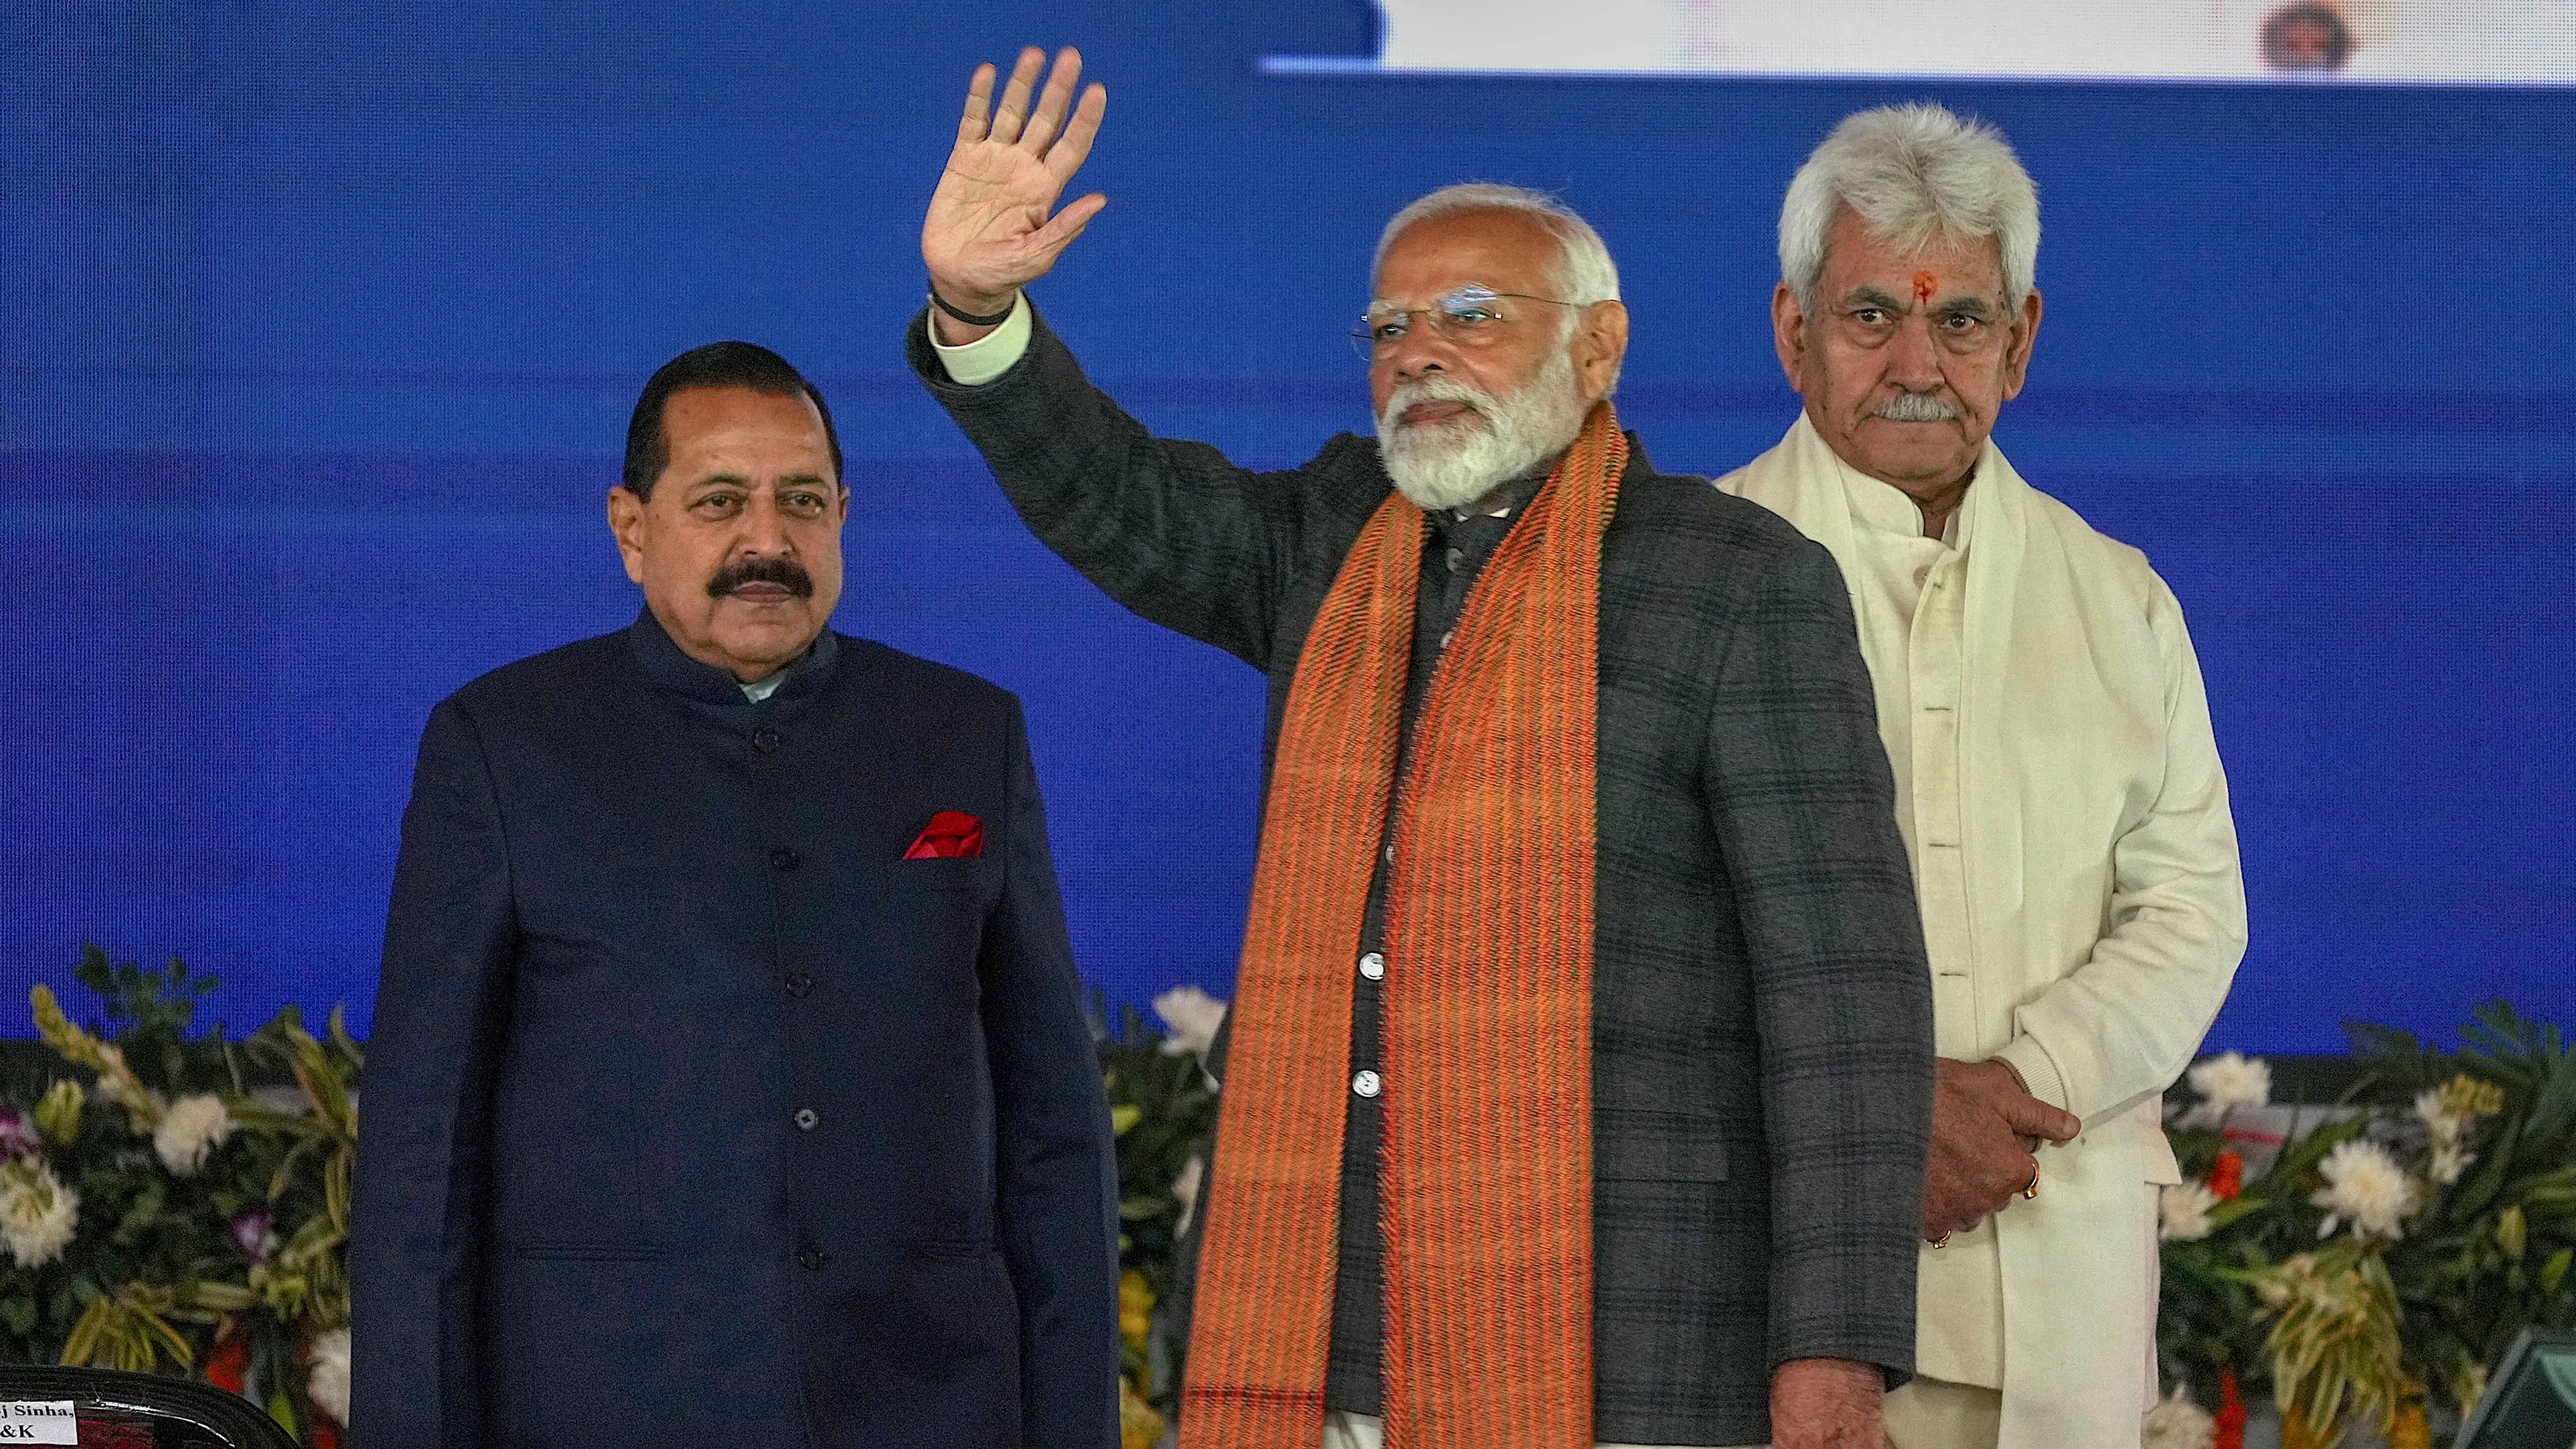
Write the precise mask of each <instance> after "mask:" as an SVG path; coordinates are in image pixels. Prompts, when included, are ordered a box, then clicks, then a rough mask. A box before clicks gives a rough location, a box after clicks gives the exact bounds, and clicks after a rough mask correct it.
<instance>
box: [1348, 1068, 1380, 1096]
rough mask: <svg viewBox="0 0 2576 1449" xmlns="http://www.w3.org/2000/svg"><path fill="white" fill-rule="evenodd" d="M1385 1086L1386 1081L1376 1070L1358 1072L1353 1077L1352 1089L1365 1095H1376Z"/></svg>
mask: <svg viewBox="0 0 2576 1449" xmlns="http://www.w3.org/2000/svg"><path fill="white" fill-rule="evenodd" d="M1384 1086H1385V1082H1384V1081H1383V1080H1382V1079H1381V1078H1380V1077H1379V1076H1378V1074H1377V1073H1375V1072H1358V1073H1354V1074H1353V1075H1352V1077H1351V1090H1352V1091H1354V1092H1357V1093H1359V1094H1360V1095H1361V1096H1363V1097H1374V1096H1376V1095H1377V1094H1378V1091H1379V1090H1380V1089H1381V1088H1382V1087H1384Z"/></svg>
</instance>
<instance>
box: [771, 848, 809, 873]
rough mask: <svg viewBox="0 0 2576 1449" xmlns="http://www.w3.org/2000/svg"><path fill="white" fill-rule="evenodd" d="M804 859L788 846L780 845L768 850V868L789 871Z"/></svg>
mask: <svg viewBox="0 0 2576 1449" xmlns="http://www.w3.org/2000/svg"><path fill="white" fill-rule="evenodd" d="M804 859H805V857H803V856H801V855H798V854H797V853H796V852H795V851H794V850H793V849H791V848H790V847H788V846H784V845H782V846H780V847H778V848H777V849H775V850H773V851H771V852H769V868H770V869H772V870H776V871H791V870H794V869H795V868H796V867H797V866H798V865H800V864H802V863H803V861H804Z"/></svg>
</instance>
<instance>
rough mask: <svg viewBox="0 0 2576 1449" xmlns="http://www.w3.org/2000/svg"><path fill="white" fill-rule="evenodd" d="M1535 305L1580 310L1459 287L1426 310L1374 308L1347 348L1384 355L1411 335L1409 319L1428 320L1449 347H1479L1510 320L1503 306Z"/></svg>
mask: <svg viewBox="0 0 2576 1449" xmlns="http://www.w3.org/2000/svg"><path fill="white" fill-rule="evenodd" d="M1507 301H1508V302H1538V303H1542V304H1544V305H1546V306H1550V307H1580V306H1583V305H1584V304H1583V303H1581V302H1560V301H1558V300H1557V299H1556V298H1554V297H1533V296H1531V295H1529V294H1528V293H1526V292H1497V291H1495V290H1494V289H1493V288H1491V287H1460V288H1459V289H1458V290H1456V291H1454V292H1451V293H1450V294H1449V295H1447V296H1445V297H1443V298H1441V299H1440V300H1439V301H1437V302H1434V303H1432V304H1431V305H1430V306H1428V307H1389V306H1383V305H1381V306H1376V307H1371V308H1369V309H1368V311H1367V312H1366V313H1364V314H1363V315H1362V316H1361V317H1360V325H1359V326H1358V327H1356V328H1354V329H1352V331H1351V346H1352V347H1353V348H1355V349H1357V350H1358V352H1359V354H1360V355H1361V356H1362V357H1368V356H1372V355H1374V354H1376V353H1380V352H1384V351H1386V350H1387V349H1388V348H1390V347H1393V346H1395V345H1396V344H1397V343H1399V342H1402V341H1403V340H1404V339H1405V338H1406V337H1408V336H1410V335H1411V334H1412V332H1413V319H1414V318H1416V317H1424V318H1428V319H1430V322H1431V330H1432V331H1434V332H1437V333H1439V334H1440V335H1441V336H1442V337H1443V338H1445V339H1446V340H1447V341H1448V342H1449V343H1450V344H1451V345H1452V346H1456V347H1480V346H1483V345H1484V344H1486V343H1488V342H1491V341H1493V340H1494V339H1495V337H1497V336H1498V335H1500V330H1501V329H1500V328H1499V327H1497V325H1496V324H1498V323H1504V322H1509V321H1511V320H1512V316H1511V314H1512V311H1513V310H1514V309H1512V308H1508V307H1505V306H1502V305H1500V304H1502V303H1504V302H1507Z"/></svg>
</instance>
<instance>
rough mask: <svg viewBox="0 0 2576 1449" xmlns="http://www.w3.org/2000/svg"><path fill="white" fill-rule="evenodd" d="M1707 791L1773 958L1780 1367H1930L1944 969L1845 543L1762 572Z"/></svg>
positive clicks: (1788, 556) (1770, 1015)
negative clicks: (1814, 1363)
mask: <svg viewBox="0 0 2576 1449" xmlns="http://www.w3.org/2000/svg"><path fill="white" fill-rule="evenodd" d="M1753 588H1754V593H1753V597H1752V598H1751V599H1750V601H1749V602H1748V604H1747V607H1746V612H1745V615H1744V617H1743V618H1741V619H1740V620H1739V621H1738V622H1737V623H1736V624H1735V627H1734V631H1733V635H1732V638H1731V639H1730V640H1729V642H1728V643H1727V645H1726V653H1725V657H1724V660H1723V662H1722V664H1721V666H1720V669H1719V673H1718V684H1717V693H1716V700H1715V706H1714V713H1713V717H1712V719H1711V720H1710V724H1709V732H1708V745H1707V752H1706V763H1705V765H1704V771H1703V785H1704V788H1705V790H1706V792H1707V796H1708V801H1709V810H1710V815H1711V823H1712V825H1713V827H1714V828H1715V830H1716V834H1717V841H1718V848H1719V851H1720V853H1721V855H1722V856H1723V858H1724V861H1725V870H1726V875H1727V884H1728V885H1729V887H1730V888H1731V891H1732V895H1733V897H1734V902H1735V907H1736V912H1737V915H1738V918H1739V920H1740V921H1741V924H1742V929H1743V932H1744V937H1745V945H1746V946H1747V948H1748V949H1749V951H1750V954H1751V958H1752V961H1753V968H1754V1009H1755V1014H1756V1021H1755V1026H1756V1029H1757V1031H1758V1033H1759V1035H1760V1038H1761V1052H1762V1072H1763V1111H1764V1122H1765V1129H1766V1135H1767V1137H1768V1147H1769V1169H1770V1178H1771V1243H1770V1253H1771V1322H1770V1330H1769V1337H1770V1362H1771V1364H1772V1365H1773V1366H1774V1367H1777V1366H1778V1365H1779V1364H1781V1363H1784V1362H1786V1361H1788V1360H1790V1359H1796V1358H1842V1359H1851V1360H1855V1361H1858V1362H1862V1363H1871V1364H1876V1365H1878V1366H1879V1367H1880V1368H1882V1369H1883V1370H1885V1371H1886V1373H1887V1376H1888V1379H1889V1381H1890V1382H1891V1383H1901V1382H1903V1381H1904V1379H1905V1378H1906V1377H1908V1376H1909V1375H1910V1374H1911V1373H1912V1371H1913V1365H1914V1314H1915V1286H1914V1275H1915V1258H1916V1244H1917V1240H1918V1234H1919V1229H1920V1225H1921V1214H1922V1198H1923V1167H1924V1158H1925V1153H1926V1151H1927V1146H1928V1143H1929V1141H1930V1132H1931V1118H1932V999H1931V972H1930V968H1929V967H1928V966H1927V965H1926V963H1925V959H1924V949H1923V930H1922V921H1921V917H1920V915H1919V914H1918V913H1917V911H1916V909H1915V904H1914V887H1913V879H1912V875H1911V872H1910V871H1909V870H1908V868H1907V865H1906V858H1905V847H1904V844H1903V842H1902V840H1901V839H1900V838H1899V836H1898V835H1897V831H1896V818H1895V808H1894V799H1895V784H1894V781H1893V779H1892V777H1891V775H1890V773H1889V770H1888V765H1887V753H1886V749H1885V747H1884V746H1883V745H1881V744H1880V742H1879V735H1878V718H1877V713H1876V707H1875V705H1874V704H1873V703H1872V696H1871V693H1870V684H1869V673H1868V669H1867V666H1866V665H1864V664H1863V663H1862V660H1861V655H1860V645H1859V640H1858V637H1857V634H1856V633H1855V630H1854V628H1853V624H1852V615H1851V604H1850V600H1849V596H1848V594H1847V592H1846V591H1845V589H1844V587H1843V582H1842V577H1841V574H1840V572H1839V571H1838V570H1837V569H1836V568H1835V567H1834V564H1833V560H1832V557H1831V555H1829V554H1827V553H1826V552H1825V550H1824V549H1823V548H1822V547H1821V546H1819V545H1816V544H1813V543H1807V542H1803V541H1801V542H1800V543H1799V544H1798V545H1797V546H1796V547H1795V548H1794V549H1792V550H1790V551H1788V552H1785V553H1783V554H1781V555H1780V556H1779V557H1778V559H1777V560H1776V561H1775V562H1774V564H1773V565H1772V567H1771V568H1770V569H1769V570H1768V571H1767V572H1766V575H1765V576H1764V577H1763V578H1762V579H1761V580H1760V581H1759V582H1758V583H1756V584H1755V585H1754V586H1753Z"/></svg>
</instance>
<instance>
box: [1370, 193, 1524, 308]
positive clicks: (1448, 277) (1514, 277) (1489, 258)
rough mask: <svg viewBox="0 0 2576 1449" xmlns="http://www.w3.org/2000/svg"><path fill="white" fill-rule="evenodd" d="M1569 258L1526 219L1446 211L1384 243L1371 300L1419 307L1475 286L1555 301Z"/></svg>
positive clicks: (1506, 214)
mask: <svg viewBox="0 0 2576 1449" xmlns="http://www.w3.org/2000/svg"><path fill="white" fill-rule="evenodd" d="M1564 255H1565V253H1564V248H1563V247H1562V246H1561V245H1560V244H1559V243H1558V241H1557V239H1556V236H1555V234H1554V233H1552V232H1550V231H1549V230H1548V229H1547V227H1546V226H1545V225H1543V224H1542V223H1541V222H1540V221H1539V219H1538V218H1537V217H1534V216H1532V215H1530V214H1529V213H1527V212H1522V211H1508V210H1499V209H1481V208H1480V209H1477V210H1473V211H1452V212H1444V213H1442V214H1441V215H1439V216H1432V217H1425V218H1424V219H1422V220H1421V221H1417V222H1415V223H1414V224H1413V225H1411V226H1408V227H1406V228H1405V229H1404V230H1403V231H1400V232H1398V233H1396V236H1395V239H1394V240H1393V241H1391V242H1389V243H1387V247H1386V256H1385V257H1384V258H1383V259H1381V260H1380V261H1379V263H1378V268H1377V275H1376V276H1375V277H1374V278H1372V279H1371V285H1370V296H1371V297H1372V298H1373V299H1375V300H1377V301H1382V302H1397V303H1402V304H1406V305H1415V306H1418V305H1421V304H1423V303H1427V302H1431V301H1434V300H1436V299H1438V298H1440V297H1444V296H1446V295H1448V294H1449V293H1451V292H1454V291H1456V290H1458V289H1459V288H1461V287H1467V286H1478V285H1481V286H1484V287H1487V288H1490V289H1491V290H1493V291H1496V292H1524V293H1529V294H1531V295H1535V296H1542V297H1544V296H1550V295H1553V294H1554V292H1555V291H1556V288H1557V286H1558V283H1559V278H1560V274H1561V273H1562V271H1563V270H1564Z"/></svg>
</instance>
